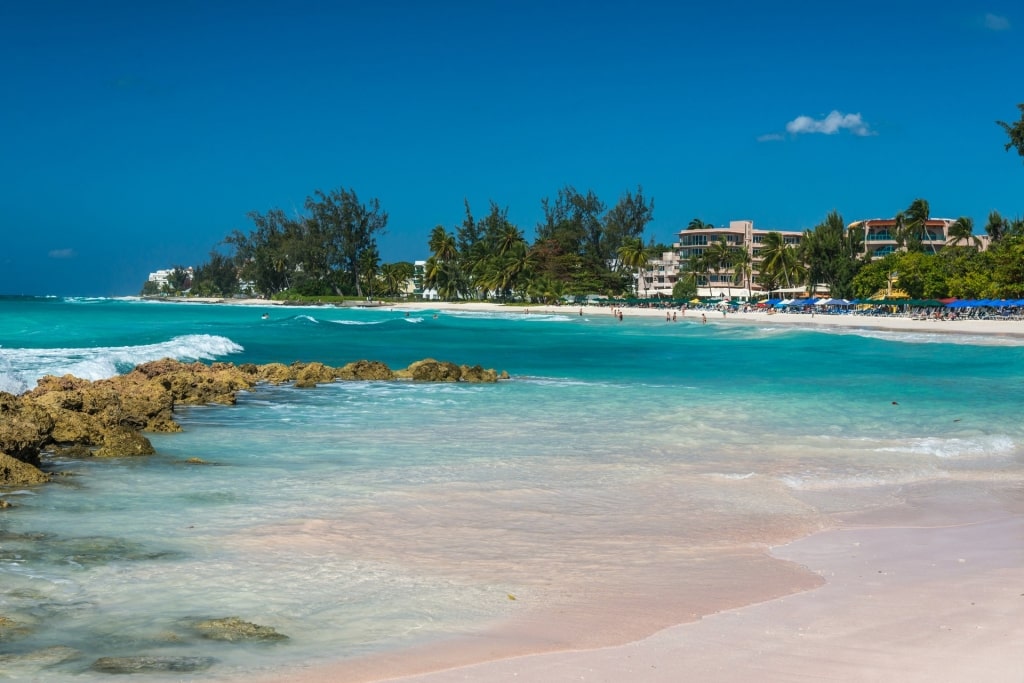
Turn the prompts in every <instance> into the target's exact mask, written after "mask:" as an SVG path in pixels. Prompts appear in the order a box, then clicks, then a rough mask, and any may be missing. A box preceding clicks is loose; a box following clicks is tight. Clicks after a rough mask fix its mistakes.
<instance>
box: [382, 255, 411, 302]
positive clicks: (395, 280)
mask: <svg viewBox="0 0 1024 683" xmlns="http://www.w3.org/2000/svg"><path fill="white" fill-rule="evenodd" d="M410 277H412V268H411V267H410V266H409V264H408V263H385V264H384V265H382V266H381V267H380V280H381V284H382V285H383V288H384V294H385V295H387V296H398V295H399V294H401V293H402V289H403V287H404V286H405V283H406V282H408V280H409V278H410Z"/></svg>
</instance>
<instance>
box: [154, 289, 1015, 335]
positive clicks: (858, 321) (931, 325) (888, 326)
mask: <svg viewBox="0 0 1024 683" xmlns="http://www.w3.org/2000/svg"><path fill="white" fill-rule="evenodd" d="M146 300H147V301H155V302H162V303H187V304H212V305H224V306H253V307H259V306H266V307H288V308H292V307H294V308H321V307H323V308H344V309H350V308H366V309H382V310H383V309H388V310H396V311H449V312H453V311H458V312H467V311H468V312H474V313H509V314H522V315H538V314H543V315H564V316H567V317H579V316H580V312H581V311H582V317H589V318H610V317H611V315H612V313H611V311H612V310H613V309H612V308H611V307H608V306H592V305H583V306H576V305H573V306H554V305H537V306H525V305H508V304H501V303H492V302H483V301H470V302H450V301H403V302H393V303H391V302H369V303H370V304H372V305H360V304H359V303H358V302H357V303H353V305H351V306H337V305H335V304H298V303H290V302H287V301H271V300H267V299H213V298H186V297H178V298H175V297H167V298H160V299H146ZM619 310H621V311H622V312H623V323H625V322H627V321H628V320H630V319H632V318H643V319H660V320H665V313H666V311H668V312H672V311H675V312H676V313H677V319H676V320H675V321H672V322H675V323H676V324H679V323H688V324H700V316H701V314H702V313H703V314H704V315H706V316H707V324H709V325H720V324H729V325H736V324H745V325H768V326H778V327H792V328H805V329H820V328H826V329H853V330H858V329H859V330H871V331H889V332H919V333H923V334H952V335H984V336H992V337H1014V338H1024V320H979V319H959V320H935V319H927V320H916V319H914V318H911V317H902V316H889V317H886V316H870V315H858V314H855V313H842V314H827V313H821V314H813V315H812V314H807V313H789V312H781V313H767V312H761V311H751V312H749V313H743V312H734V311H730V312H728V313H726V314H725V315H722V313H721V311H720V310H717V309H695V308H691V309H687V310H686V311H679V309H678V308H676V309H672V308H669V309H665V308H640V307H636V308H622V309H619Z"/></svg>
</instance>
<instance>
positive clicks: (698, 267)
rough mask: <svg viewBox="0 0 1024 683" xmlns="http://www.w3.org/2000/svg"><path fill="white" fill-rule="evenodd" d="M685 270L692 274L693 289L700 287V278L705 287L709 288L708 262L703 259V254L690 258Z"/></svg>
mask: <svg viewBox="0 0 1024 683" xmlns="http://www.w3.org/2000/svg"><path fill="white" fill-rule="evenodd" d="M687 270H689V272H691V273H693V284H694V287H700V283H701V278H703V279H704V286H705V287H710V286H711V282H710V281H709V280H708V260H707V259H706V258H704V255H703V254H699V255H698V254H694V255H693V256H691V257H690V262H689V267H688V268H687Z"/></svg>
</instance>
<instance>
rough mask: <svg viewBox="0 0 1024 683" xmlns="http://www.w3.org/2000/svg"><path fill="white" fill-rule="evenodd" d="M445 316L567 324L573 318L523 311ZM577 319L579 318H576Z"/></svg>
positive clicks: (477, 312)
mask: <svg viewBox="0 0 1024 683" xmlns="http://www.w3.org/2000/svg"><path fill="white" fill-rule="evenodd" d="M444 314H445V315H450V316H452V317H454V318H476V319H484V320H520V321H523V322H559V323H560V322H567V321H569V320H572V319H573V317H572V315H570V314H569V313H564V314H557V313H542V314H529V315H528V314H526V312H525V309H524V311H523V312H505V311H444ZM576 317H577V318H578V317H579V316H576Z"/></svg>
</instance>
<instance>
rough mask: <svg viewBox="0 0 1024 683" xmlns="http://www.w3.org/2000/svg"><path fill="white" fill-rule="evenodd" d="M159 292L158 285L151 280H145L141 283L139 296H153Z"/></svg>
mask: <svg viewBox="0 0 1024 683" xmlns="http://www.w3.org/2000/svg"><path fill="white" fill-rule="evenodd" d="M159 293H160V285H158V284H157V283H155V282H153V281H152V280H146V281H145V282H144V283H142V292H141V293H140V296H155V295H157V294H159Z"/></svg>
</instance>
